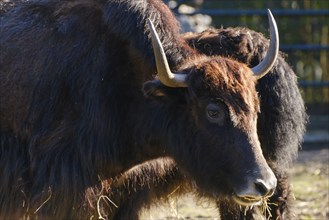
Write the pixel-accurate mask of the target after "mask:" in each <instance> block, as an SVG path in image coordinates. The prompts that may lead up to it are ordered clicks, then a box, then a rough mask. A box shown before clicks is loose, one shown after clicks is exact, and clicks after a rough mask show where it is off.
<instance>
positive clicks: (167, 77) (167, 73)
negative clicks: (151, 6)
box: [147, 18, 187, 87]
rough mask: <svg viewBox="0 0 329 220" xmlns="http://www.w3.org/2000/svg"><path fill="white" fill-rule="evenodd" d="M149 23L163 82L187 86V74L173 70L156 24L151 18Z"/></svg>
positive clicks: (156, 61)
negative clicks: (155, 26)
mask: <svg viewBox="0 0 329 220" xmlns="http://www.w3.org/2000/svg"><path fill="white" fill-rule="evenodd" d="M147 23H148V25H149V28H150V31H151V38H152V46H153V52H154V56H155V64H156V68H157V72H158V76H159V79H160V81H161V83H162V84H164V85H165V86H168V87H187V84H186V75H185V74H179V73H172V72H171V70H170V68H169V64H168V61H167V57H166V54H165V52H164V50H163V47H162V44H161V41H160V39H159V36H158V34H157V32H156V30H155V28H154V25H153V23H152V21H151V20H150V19H149V18H148V19H147Z"/></svg>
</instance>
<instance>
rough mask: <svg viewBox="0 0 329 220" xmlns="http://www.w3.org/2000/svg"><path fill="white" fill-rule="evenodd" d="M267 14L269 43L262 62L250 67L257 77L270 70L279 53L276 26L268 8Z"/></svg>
mask: <svg viewBox="0 0 329 220" xmlns="http://www.w3.org/2000/svg"><path fill="white" fill-rule="evenodd" d="M267 15H268V20H269V23H270V45H269V48H268V51H267V53H266V56H265V57H264V59H263V60H262V62H260V63H259V64H258V65H257V66H255V67H253V68H252V71H253V72H254V74H255V76H256V77H257V78H258V79H260V78H262V77H263V76H265V75H266V74H267V73H268V72H269V71H270V70H271V68H272V67H273V65H274V63H275V61H276V59H277V57H278V54H279V32H278V27H277V26H276V22H275V20H274V17H273V15H272V13H271V11H270V10H269V9H267Z"/></svg>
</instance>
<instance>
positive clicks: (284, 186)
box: [100, 28, 307, 219]
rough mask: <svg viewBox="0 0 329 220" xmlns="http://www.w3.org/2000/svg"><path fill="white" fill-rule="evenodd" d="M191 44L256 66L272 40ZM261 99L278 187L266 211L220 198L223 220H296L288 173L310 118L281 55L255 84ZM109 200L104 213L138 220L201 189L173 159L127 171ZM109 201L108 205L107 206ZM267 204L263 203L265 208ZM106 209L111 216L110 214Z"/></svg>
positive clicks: (243, 35) (215, 34)
mask: <svg viewBox="0 0 329 220" xmlns="http://www.w3.org/2000/svg"><path fill="white" fill-rule="evenodd" d="M184 37H185V39H186V41H187V42H188V44H189V45H190V46H191V47H193V48H196V49H197V50H199V51H200V52H201V53H203V54H206V55H208V56H217V55H221V56H224V57H230V58H232V59H235V60H238V61H240V62H243V63H246V64H247V65H248V66H250V67H252V66H255V65H257V64H258V63H259V62H260V60H262V59H263V58H264V56H265V50H266V48H268V45H269V41H268V40H267V39H266V38H265V37H264V36H263V35H262V34H260V33H257V32H255V31H252V30H249V29H246V28H228V29H218V30H206V31H204V32H202V33H200V34H192V33H188V34H185V36H184ZM256 90H257V91H258V93H259V96H260V113H259V115H258V121H257V129H258V136H259V139H260V143H261V148H262V151H263V154H264V157H265V159H266V160H267V162H268V164H269V166H270V167H271V169H272V170H273V171H274V173H275V175H276V177H277V179H278V185H277V188H276V190H275V192H274V195H273V196H271V197H270V198H269V199H268V201H267V205H268V208H267V210H266V211H265V210H264V207H262V206H260V207H257V206H253V207H251V208H250V207H247V208H241V207H239V206H238V205H236V204H235V203H234V202H233V201H232V200H231V199H230V198H229V197H226V198H225V197H221V198H217V199H216V202H217V204H218V207H219V215H220V216H221V218H222V219H255V218H256V219H259V218H261V217H260V216H263V217H266V218H267V219H268V218H270V219H296V216H294V212H293V200H294V197H293V194H292V192H291V189H290V186H289V182H288V170H289V167H290V166H291V164H292V162H293V159H294V158H295V157H296V155H297V151H298V148H299V146H300V143H301V141H302V137H303V134H304V131H305V123H306V121H307V116H306V113H305V107H304V103H303V100H302V98H301V95H300V93H299V90H298V87H297V79H296V75H295V74H294V72H293V70H292V69H291V68H290V67H289V65H288V64H287V63H286V62H285V60H284V56H283V55H282V54H280V55H279V56H278V59H277V62H276V63H275V65H274V68H273V69H272V70H271V71H270V73H269V74H267V75H266V76H264V77H263V78H262V79H260V80H259V81H258V83H257V85H256ZM104 186H105V185H104ZM106 189H109V191H107V192H106V193H107V197H108V198H110V199H112V200H111V201H112V202H114V204H115V205H113V204H111V203H109V202H108V200H106V199H105V200H102V202H101V203H100V204H101V206H100V207H101V208H102V209H103V210H102V211H103V212H102V214H103V215H104V216H106V214H107V215H108V216H111V217H112V218H114V219H138V216H139V212H140V211H141V210H142V208H145V207H149V206H150V205H151V204H153V203H155V202H156V201H158V200H159V199H162V200H163V199H166V198H167V197H168V195H172V194H173V192H175V194H179V193H181V194H182V193H185V192H187V191H191V190H193V192H195V193H196V194H197V195H198V196H203V195H202V193H200V191H198V189H197V187H195V185H194V184H193V180H190V179H189V178H187V176H185V175H184V174H183V173H182V172H180V171H179V168H178V167H177V166H176V164H175V162H174V161H173V160H172V159H170V158H162V159H157V160H152V161H150V162H147V163H144V164H142V165H139V166H136V167H134V168H133V169H131V170H129V171H127V172H125V173H124V174H122V175H121V176H119V177H118V178H116V179H115V180H114V181H113V182H111V184H110V185H107V186H106ZM106 201H107V202H106ZM261 205H264V204H261ZM115 206H117V207H115ZM105 210H106V211H105Z"/></svg>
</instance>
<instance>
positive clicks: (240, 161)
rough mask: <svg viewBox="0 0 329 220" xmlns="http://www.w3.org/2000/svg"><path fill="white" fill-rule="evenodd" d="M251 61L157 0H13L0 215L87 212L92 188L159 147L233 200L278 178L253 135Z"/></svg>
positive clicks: (1, 89) (1, 114)
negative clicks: (200, 36)
mask: <svg viewBox="0 0 329 220" xmlns="http://www.w3.org/2000/svg"><path fill="white" fill-rule="evenodd" d="M268 15H269V21H270V32H271V43H270V46H269V48H268V50H267V55H266V56H265V57H264V59H263V60H262V61H261V62H260V63H259V64H257V65H256V66H254V67H252V68H250V67H248V66H247V65H245V64H243V63H241V62H238V61H236V60H234V59H231V58H225V57H222V56H207V55H205V54H202V53H201V52H199V51H198V50H196V49H194V48H193V47H191V46H190V45H189V44H188V43H187V42H186V41H185V39H184V37H183V36H181V35H180V33H179V25H178V22H177V20H176V19H175V17H174V15H173V14H172V12H171V11H170V10H169V8H168V7H167V6H166V5H165V4H164V3H163V2H161V1H159V0H136V1H128V0H99V1H92V0H82V1H81V0H71V1H60V0H57V1H54V0H51V1H44V0H31V1H26V2H25V1H22V2H20V3H19V4H16V5H15V6H14V7H12V8H10V9H8V11H7V9H6V12H5V13H3V14H2V15H1V24H0V30H1V44H0V51H1V53H0V67H1V69H0V98H1V100H0V101H1V103H0V176H1V182H0V218H3V219H24V218H25V219H31V218H40V219H81V218H88V219H89V218H91V217H93V216H91V215H90V212H89V210H90V208H92V207H91V206H92V202H93V201H94V200H95V198H96V197H97V196H98V195H97V191H93V190H92V189H93V187H95V186H101V185H102V184H103V182H104V180H110V179H111V178H113V177H115V176H118V175H119V174H120V173H124V172H125V171H127V170H129V169H130V168H132V167H134V166H135V165H138V164H141V163H143V162H145V161H148V160H151V159H155V158H159V157H164V156H168V157H170V158H172V159H173V160H174V161H175V163H176V164H177V167H179V170H180V172H183V173H184V175H186V176H187V177H188V178H189V179H192V180H193V181H194V182H195V184H196V185H197V187H198V190H200V191H202V193H203V194H204V195H207V196H209V197H212V198H220V197H229V198H230V199H232V200H234V201H235V203H237V204H239V205H242V206H250V205H254V204H258V203H260V202H261V201H262V200H264V199H266V198H268V197H270V196H271V195H272V194H273V193H274V191H275V188H276V186H277V178H276V177H275V175H274V173H273V171H272V169H271V168H270V167H269V165H268V163H267V162H266V160H265V158H264V156H263V152H262V149H261V146H260V142H259V138H258V134H257V116H258V113H259V111H260V100H259V97H258V94H257V91H256V84H257V81H258V80H260V79H261V78H262V77H264V76H265V75H266V74H267V73H268V71H269V70H270V69H271V68H272V67H273V65H274V64H275V62H276V60H277V56H278V47H279V42H278V31H277V27H276V24H275V20H274V18H273V16H272V15H271V13H270V12H269V13H268Z"/></svg>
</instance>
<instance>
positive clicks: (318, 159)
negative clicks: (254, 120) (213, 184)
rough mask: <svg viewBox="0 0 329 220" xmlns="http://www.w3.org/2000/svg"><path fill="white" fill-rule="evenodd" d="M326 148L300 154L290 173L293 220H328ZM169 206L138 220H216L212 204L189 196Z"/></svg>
mask: <svg viewBox="0 0 329 220" xmlns="http://www.w3.org/2000/svg"><path fill="white" fill-rule="evenodd" d="M328 147H329V146H323V148H322V149H317V150H305V151H301V152H300V153H299V157H298V160H297V162H296V164H295V165H294V167H293V169H292V171H291V172H292V178H291V182H292V186H293V191H294V193H295V197H296V204H295V205H296V211H297V215H298V217H297V219H300V220H329V148H328ZM169 203H170V204H168V203H166V204H163V205H161V206H159V207H154V208H152V209H151V210H149V211H145V213H144V214H143V215H142V219H143V220H149V219H166V220H169V219H214V220H215V219H219V218H218V214H217V210H216V208H215V205H214V203H212V202H208V201H196V200H195V198H194V197H193V195H187V196H184V197H180V198H173V199H171V201H170V202H169Z"/></svg>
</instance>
